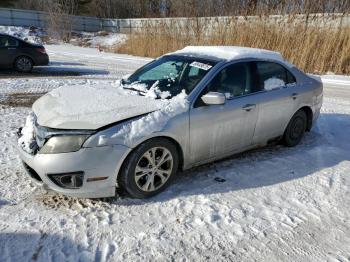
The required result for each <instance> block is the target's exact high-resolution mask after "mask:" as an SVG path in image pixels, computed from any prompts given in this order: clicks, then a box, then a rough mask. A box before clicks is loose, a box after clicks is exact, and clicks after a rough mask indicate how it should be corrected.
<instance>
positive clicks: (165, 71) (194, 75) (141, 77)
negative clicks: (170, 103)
mask: <svg viewBox="0 0 350 262" xmlns="http://www.w3.org/2000/svg"><path fill="white" fill-rule="evenodd" d="M214 65H215V62H213V61H210V60H204V59H198V58H194V57H182V56H164V57H161V58H160V59H157V60H155V61H153V62H151V63H149V64H147V65H145V66H144V67H142V68H140V69H139V70H137V71H136V72H135V73H134V74H132V75H131V76H129V78H128V79H125V80H123V85H124V88H129V89H133V90H137V91H141V93H142V91H143V92H146V91H147V90H150V89H155V90H157V91H159V93H163V94H167V95H166V96H163V97H162V96H160V97H162V98H169V97H172V96H176V95H177V94H179V93H181V92H182V90H185V92H186V94H190V93H191V92H192V90H193V89H194V88H195V86H196V85H197V84H198V83H199V81H200V80H202V78H203V77H204V76H205V75H206V74H207V73H208V72H209V71H210V70H211V68H212V67H213V66H214ZM140 87H141V88H140ZM142 89H144V90H142Z"/></svg>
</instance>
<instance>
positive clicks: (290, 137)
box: [283, 110, 307, 147]
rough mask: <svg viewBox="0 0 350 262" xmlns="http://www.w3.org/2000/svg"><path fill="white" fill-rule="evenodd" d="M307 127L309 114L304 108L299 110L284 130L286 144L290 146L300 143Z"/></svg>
mask: <svg viewBox="0 0 350 262" xmlns="http://www.w3.org/2000/svg"><path fill="white" fill-rule="evenodd" d="M306 127H307V115H306V113H305V111H304V110H299V111H297V112H296V113H295V114H294V115H293V117H292V119H291V120H290V121H289V124H288V126H287V128H286V131H285V132H284V136H283V140H284V144H285V145H286V146H289V147H293V146H296V145H297V144H299V143H300V141H301V139H302V138H303V136H304V133H305V131H306Z"/></svg>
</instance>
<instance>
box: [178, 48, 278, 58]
mask: <svg viewBox="0 0 350 262" xmlns="http://www.w3.org/2000/svg"><path fill="white" fill-rule="evenodd" d="M172 54H177V55H180V54H181V55H187V56H200V57H208V58H215V59H222V60H227V61H230V60H236V59H242V58H260V59H273V60H280V61H283V57H282V55H281V53H279V52H274V51H270V50H266V49H258V48H250V47H241V46H187V47H185V48H184V49H181V50H178V51H176V52H174V53H172Z"/></svg>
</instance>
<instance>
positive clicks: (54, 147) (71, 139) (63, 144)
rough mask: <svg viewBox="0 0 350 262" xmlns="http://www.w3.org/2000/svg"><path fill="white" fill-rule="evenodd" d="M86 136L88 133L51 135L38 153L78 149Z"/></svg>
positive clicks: (54, 152)
mask: <svg viewBox="0 0 350 262" xmlns="http://www.w3.org/2000/svg"><path fill="white" fill-rule="evenodd" d="M88 137H89V136H88V135H70V136H54V137H51V138H50V139H49V140H48V141H47V142H46V143H45V144H44V146H43V147H42V148H41V149H40V151H39V154H58V153H68V152H75V151H78V150H79V149H80V148H81V146H82V145H83V144H84V142H85V140H86V139H87V138H88Z"/></svg>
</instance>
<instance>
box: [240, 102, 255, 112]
mask: <svg viewBox="0 0 350 262" xmlns="http://www.w3.org/2000/svg"><path fill="white" fill-rule="evenodd" d="M255 107H256V105H255V104H246V105H244V106H243V107H242V109H243V110H245V111H247V112H249V111H251V110H252V109H254V108H255Z"/></svg>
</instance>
